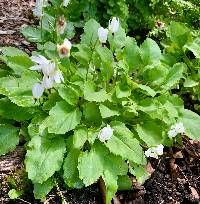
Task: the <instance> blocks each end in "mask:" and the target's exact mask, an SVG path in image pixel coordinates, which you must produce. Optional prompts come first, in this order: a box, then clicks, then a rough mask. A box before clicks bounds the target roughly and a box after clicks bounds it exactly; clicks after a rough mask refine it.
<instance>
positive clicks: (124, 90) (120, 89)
mask: <svg viewBox="0 0 200 204" xmlns="http://www.w3.org/2000/svg"><path fill="white" fill-rule="evenodd" d="M130 95H131V89H130V88H129V86H128V85H127V84H125V83H121V82H120V83H118V84H117V85H116V97H117V98H126V97H129V96H130Z"/></svg>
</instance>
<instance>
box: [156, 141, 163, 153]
mask: <svg viewBox="0 0 200 204" xmlns="http://www.w3.org/2000/svg"><path fill="white" fill-rule="evenodd" d="M163 149H164V146H163V145H162V144H159V145H157V147H156V153H157V154H158V155H163Z"/></svg>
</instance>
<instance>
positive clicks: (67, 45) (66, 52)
mask: <svg viewBox="0 0 200 204" xmlns="http://www.w3.org/2000/svg"><path fill="white" fill-rule="evenodd" d="M71 47H72V44H71V42H70V41H69V40H68V39H65V40H64V43H63V44H62V45H57V49H58V54H59V56H60V58H63V57H69V56H70V50H71Z"/></svg>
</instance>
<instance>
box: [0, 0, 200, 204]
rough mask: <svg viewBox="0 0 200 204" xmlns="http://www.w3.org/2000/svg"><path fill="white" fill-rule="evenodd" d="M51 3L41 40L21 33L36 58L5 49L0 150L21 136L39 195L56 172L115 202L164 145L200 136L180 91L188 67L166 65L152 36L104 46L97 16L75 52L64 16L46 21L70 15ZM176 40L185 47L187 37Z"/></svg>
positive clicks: (113, 38)
mask: <svg viewBox="0 0 200 204" xmlns="http://www.w3.org/2000/svg"><path fill="white" fill-rule="evenodd" d="M52 3H53V4H54V6H49V7H45V8H44V11H43V12H44V13H43V16H42V17H41V22H40V27H39V28H37V29H36V33H37V34H36V33H34V34H33V32H34V31H33V29H30V28H26V29H24V30H23V33H24V34H25V35H26V36H27V37H28V39H30V40H32V41H34V42H37V43H38V44H37V46H38V49H37V50H36V51H34V52H33V53H32V54H33V56H31V57H29V56H28V55H27V54H26V53H24V52H23V51H21V50H18V49H16V48H11V47H2V48H1V52H2V54H1V58H0V59H1V61H3V62H4V64H3V65H2V66H1V69H0V77H1V80H0V94H1V96H0V97H1V98H0V124H1V125H0V154H1V155H2V154H5V153H7V152H9V151H12V150H14V148H15V146H16V145H18V143H19V135H20V136H23V137H24V139H25V141H26V148H27V152H26V159H25V165H26V171H27V172H28V177H29V179H30V180H31V181H32V183H33V184H34V194H35V198H38V199H39V198H40V199H42V198H44V197H45V196H46V194H47V193H48V192H49V191H50V190H51V189H52V188H53V186H54V185H55V182H54V181H55V180H54V174H55V172H58V173H59V175H60V176H61V177H62V178H63V180H64V182H65V184H66V186H67V187H70V188H82V187H83V186H89V185H91V184H92V183H94V182H96V181H97V180H98V179H99V178H101V179H103V181H104V183H105V186H106V202H107V203H109V202H110V201H111V199H112V197H113V196H114V195H115V193H116V191H117V190H118V188H122V189H124V187H123V186H124V185H123V186H122V187H121V186H120V184H121V183H123V181H125V183H127V184H128V185H127V186H129V187H130V185H129V184H130V178H129V176H128V175H130V174H132V175H134V176H135V177H136V178H137V180H138V182H140V183H143V182H144V181H145V180H146V179H147V178H148V176H149V175H148V173H147V172H146V170H145V165H146V163H147V159H146V157H147V156H152V157H156V158H157V157H158V156H159V155H162V153H163V145H164V146H168V147H171V146H172V145H173V143H174V142H177V141H178V142H179V143H180V145H181V140H182V137H181V134H183V133H184V134H186V135H187V136H188V137H189V138H191V139H199V134H198V132H199V122H200V116H199V115H197V114H196V113H194V112H192V111H190V110H187V109H184V102H183V100H182V99H181V97H180V96H178V95H175V94H173V89H174V87H177V85H178V84H179V82H181V80H182V78H183V76H184V74H185V73H187V70H188V64H187V63H184V62H179V61H173V62H174V63H172V62H171V61H169V60H167V57H166V54H165V53H162V51H161V49H160V48H159V46H158V44H157V43H156V42H155V41H153V40H152V39H150V38H147V39H146V40H145V41H144V42H143V44H142V45H141V46H138V45H137V42H136V40H135V39H134V38H132V37H129V36H127V35H126V32H125V30H124V29H123V28H122V27H121V26H120V27H119V29H117V32H113V33H111V31H109V33H108V35H107V34H106V36H105V33H107V32H105V33H104V34H103V35H104V36H103V37H104V38H106V43H101V42H100V39H101V38H99V36H98V29H99V28H100V24H99V23H98V22H97V21H95V20H94V19H91V20H89V21H88V22H87V23H86V24H85V26H84V33H83V34H82V35H81V40H80V43H77V44H73V45H72V46H71V43H70V41H68V40H66V39H65V38H66V35H67V34H66V33H63V34H62V32H61V30H62V29H57V26H58V25H60V26H64V25H65V23H63V22H62V23H60V24H59V23H57V22H58V21H59V20H61V21H62V19H59V18H60V16H62V15H64V14H63V12H61V13H59V12H58V13H57V14H56V16H53V17H52V16H51V17H50V18H48V17H49V12H53V10H56V11H62V10H63V11H64V8H63V6H60V4H59V2H57V1H53V2H52ZM57 3H58V4H57ZM57 9H58V10H57ZM45 12H47V13H45ZM54 14H55V13H54ZM58 14H60V15H58ZM47 18H48V20H47ZM172 28H173V27H172ZM66 29H67V33H68V29H69V28H68V27H67V28H66ZM58 30H59V32H58ZM172 33H173V32H172ZM172 33H171V34H172ZM101 34H102V33H101ZM72 36H73V35H71V37H72ZM68 38H70V37H69V36H68ZM64 39H65V40H64ZM171 39H172V40H175V42H176V43H178V44H181V45H182V42H183V40H182V37H181V38H177V36H175V37H171ZM63 42H64V44H62V43H63ZM58 44H60V46H58ZM176 57H177V56H176ZM176 57H175V58H176ZM169 59H171V58H169ZM169 62H170V63H169ZM33 70H38V71H33ZM33 96H34V97H33ZM170 131H171V132H170ZM172 133H173V134H172ZM145 150H146V151H145ZM144 151H145V152H144Z"/></svg>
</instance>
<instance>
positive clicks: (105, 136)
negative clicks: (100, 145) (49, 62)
mask: <svg viewBox="0 0 200 204" xmlns="http://www.w3.org/2000/svg"><path fill="white" fill-rule="evenodd" d="M112 135H113V129H112V128H111V127H110V125H107V126H106V127H104V128H103V129H102V130H101V131H100V132H99V135H98V138H99V140H100V141H101V142H105V141H106V140H109V139H110V138H111V137H112Z"/></svg>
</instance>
